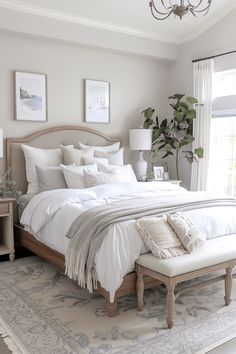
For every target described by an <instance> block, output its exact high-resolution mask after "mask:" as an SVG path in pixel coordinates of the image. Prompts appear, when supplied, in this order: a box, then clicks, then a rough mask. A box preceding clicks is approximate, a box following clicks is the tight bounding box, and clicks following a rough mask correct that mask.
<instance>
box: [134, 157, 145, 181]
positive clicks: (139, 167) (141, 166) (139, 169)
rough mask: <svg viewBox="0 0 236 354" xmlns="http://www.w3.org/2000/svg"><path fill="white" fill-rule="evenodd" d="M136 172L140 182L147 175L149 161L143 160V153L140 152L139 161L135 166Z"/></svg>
mask: <svg viewBox="0 0 236 354" xmlns="http://www.w3.org/2000/svg"><path fill="white" fill-rule="evenodd" d="M134 172H135V175H136V177H137V179H138V180H142V178H143V177H144V176H146V175H147V161H145V160H144V158H143V151H139V157H138V160H137V161H136V162H135V164H134Z"/></svg>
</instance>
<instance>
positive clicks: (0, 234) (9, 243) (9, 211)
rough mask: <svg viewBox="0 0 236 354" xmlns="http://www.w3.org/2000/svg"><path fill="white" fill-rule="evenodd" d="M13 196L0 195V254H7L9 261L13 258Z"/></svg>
mask: <svg viewBox="0 0 236 354" xmlns="http://www.w3.org/2000/svg"><path fill="white" fill-rule="evenodd" d="M14 201H15V199H13V198H1V197H0V226H1V231H0V255H3V254H9V258H10V261H11V262H13V261H14V259H15V247H14V233H13V202H14Z"/></svg>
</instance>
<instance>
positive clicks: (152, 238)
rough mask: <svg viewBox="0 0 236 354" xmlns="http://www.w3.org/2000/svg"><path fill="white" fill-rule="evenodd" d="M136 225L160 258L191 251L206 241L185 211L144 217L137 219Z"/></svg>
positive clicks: (152, 250)
mask: <svg viewBox="0 0 236 354" xmlns="http://www.w3.org/2000/svg"><path fill="white" fill-rule="evenodd" d="M136 227H137V230H138V232H139V234H140V236H141V238H142V239H143V242H144V243H145V245H146V246H147V248H149V249H150V251H151V252H152V253H153V254H154V256H156V257H158V258H160V259H167V258H172V257H176V256H181V255H183V254H185V253H191V252H193V251H195V250H196V249H198V248H199V247H201V246H203V244H204V243H205V241H206V236H205V235H204V234H202V233H201V231H200V230H198V229H197V227H196V226H195V225H194V224H193V222H192V221H191V220H190V219H189V218H188V217H187V216H186V215H184V214H183V213H173V214H168V215H163V216H162V217H157V216H156V217H144V218H141V219H139V220H137V221H136Z"/></svg>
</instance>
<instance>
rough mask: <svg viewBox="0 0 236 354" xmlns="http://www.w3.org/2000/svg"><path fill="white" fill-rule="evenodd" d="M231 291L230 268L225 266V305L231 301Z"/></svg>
mask: <svg viewBox="0 0 236 354" xmlns="http://www.w3.org/2000/svg"><path fill="white" fill-rule="evenodd" d="M231 291H232V268H226V275H225V305H226V306H228V305H229V304H230V303H231V301H232V300H231Z"/></svg>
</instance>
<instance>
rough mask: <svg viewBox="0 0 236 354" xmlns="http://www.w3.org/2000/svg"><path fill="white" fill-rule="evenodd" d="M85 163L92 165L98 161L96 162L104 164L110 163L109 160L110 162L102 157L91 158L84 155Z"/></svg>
mask: <svg viewBox="0 0 236 354" xmlns="http://www.w3.org/2000/svg"><path fill="white" fill-rule="evenodd" d="M83 163H84V164H85V165H90V164H92V163H96V164H98V165H99V164H102V165H108V164H109V162H108V159H103V158H102V157H92V158H89V157H84V158H83Z"/></svg>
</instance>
